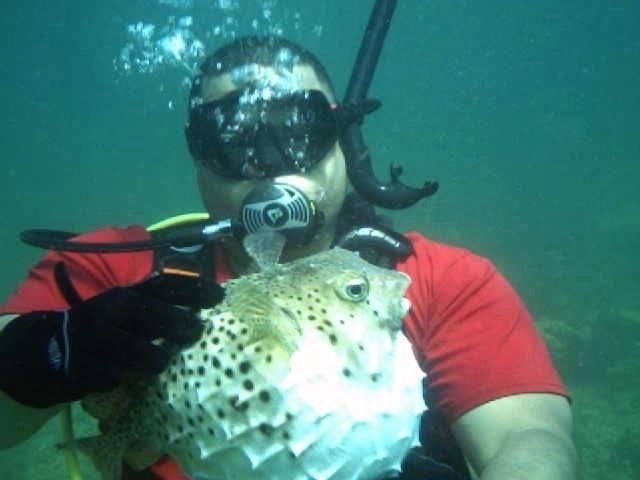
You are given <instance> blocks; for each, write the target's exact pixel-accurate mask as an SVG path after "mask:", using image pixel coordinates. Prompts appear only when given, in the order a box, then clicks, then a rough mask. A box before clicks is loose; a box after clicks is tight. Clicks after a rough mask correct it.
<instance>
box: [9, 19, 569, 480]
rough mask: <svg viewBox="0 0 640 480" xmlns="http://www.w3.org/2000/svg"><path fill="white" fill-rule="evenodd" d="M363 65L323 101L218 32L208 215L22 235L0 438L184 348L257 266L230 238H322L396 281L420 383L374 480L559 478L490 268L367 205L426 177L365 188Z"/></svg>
mask: <svg viewBox="0 0 640 480" xmlns="http://www.w3.org/2000/svg"><path fill="white" fill-rule="evenodd" d="M373 18H374V15H372V19H373ZM370 27H371V21H370ZM368 33H370V34H373V35H375V33H376V32H375V29H373V30H372V29H369V30H368ZM368 42H369V43H368V44H371V42H374V43H375V40H371V39H369V41H368ZM379 47H380V45H378V46H377V47H375V48H374V50H375V49H376V48H377V50H378V52H379ZM361 54H362V55H360V56H359V57H360V60H362V62H364V63H366V62H367V60H369V61H371V59H367V58H366V57H367V52H366V51H364V52H363V51H362V50H361ZM376 60H377V59H373V63H375V61H376ZM357 63H358V62H357ZM365 70H367V69H365ZM369 70H370V72H369V75H368V76H367V75H364V77H366V78H364V79H363V78H358V73H360V72H362V68H355V69H354V72H355V75H353V76H352V81H353V82H355V83H353V82H352V84H350V88H348V89H347V90H348V94H347V95H346V96H345V101H343V102H340V101H339V100H338V99H337V96H336V93H335V90H334V88H333V86H332V83H331V80H330V78H329V75H328V74H327V72H326V70H325V68H324V67H323V66H322V64H321V63H320V62H319V60H318V59H317V58H316V57H315V56H314V55H312V54H311V53H310V52H309V51H307V50H306V49H304V48H303V47H301V46H299V45H297V44H296V43H293V42H290V41H287V40H285V39H282V38H279V37H243V38H239V39H236V40H234V41H232V42H231V43H229V44H227V45H224V46H222V47H221V48H219V49H218V50H217V51H215V52H214V53H213V54H211V55H210V56H208V57H207V58H206V59H205V60H204V62H203V63H202V65H201V69H200V72H199V73H198V75H197V76H196V77H195V78H194V79H193V82H192V88H191V92H190V97H189V103H188V110H189V111H188V121H187V124H186V127H185V134H186V138H187V144H188V147H189V151H190V153H191V156H192V158H193V160H194V166H195V170H196V176H197V184H198V187H199V190H200V194H201V197H202V201H203V204H204V206H205V208H206V211H207V214H206V215H202V216H197V217H195V218H193V217H189V218H187V219H179V220H178V221H174V222H168V223H167V225H164V224H163V225H159V226H157V227H156V228H151V229H146V228H143V227H141V226H130V227H128V228H103V229H100V230H97V231H94V232H90V233H87V234H83V235H81V236H79V237H71V236H70V235H66V234H59V233H58V234H56V232H49V233H50V235H49V237H48V238H45V239H44V240H43V241H41V242H39V238H40V239H41V237H42V235H40V237H38V232H35V234H34V235H32V236H31V237H30V236H29V235H26V236H25V237H23V238H25V239H26V240H27V241H29V242H30V243H34V244H39V243H40V244H41V246H48V247H50V248H52V249H53V251H51V252H49V253H48V254H47V255H46V256H45V257H44V258H43V259H42V260H41V261H40V262H39V263H38V264H37V265H36V266H34V267H33V268H32V269H31V270H30V272H29V275H28V278H27V279H26V280H25V281H24V282H23V283H22V285H21V286H20V287H19V288H18V289H17V291H16V292H15V293H14V294H13V295H12V296H11V297H10V298H9V299H8V301H7V302H6V303H5V304H4V305H3V306H2V308H1V309H0V314H1V315H2V316H1V317H0V328H2V331H1V333H0V414H1V415H2V418H3V422H4V425H3V429H2V430H3V431H2V433H0V447H2V448H6V447H10V446H12V445H16V444H18V443H20V442H21V441H23V440H25V439H26V438H28V437H29V436H31V435H32V434H33V433H35V432H36V431H37V430H38V429H39V428H40V427H41V426H42V425H43V424H44V423H45V422H46V421H47V420H48V419H50V418H51V417H52V416H53V415H55V414H57V413H58V412H59V411H60V410H61V408H62V406H63V405H65V404H68V403H69V402H73V401H77V400H79V399H81V398H83V397H84V396H86V395H88V394H91V393H96V392H106V391H110V390H112V389H114V388H115V387H116V386H118V385H119V384H120V382H121V380H122V378H123V375H126V374H127V373H129V372H142V373H150V374H154V373H158V372H160V371H162V370H163V369H164V368H166V367H167V365H168V362H169V358H170V350H169V349H168V348H165V347H166V345H175V346H177V347H180V346H183V345H188V344H190V343H193V342H195V341H196V340H197V339H198V338H199V335H200V334H201V325H200V323H199V321H198V320H197V318H196V315H195V312H196V311H197V310H198V309H200V308H203V307H210V306H211V305H212V303H215V302H216V300H217V301H219V300H221V299H222V296H223V292H222V289H221V287H220V286H219V284H220V283H222V282H224V281H226V280H228V279H229V278H232V277H236V276H239V275H242V274H245V273H248V272H250V271H252V270H253V269H255V265H253V263H252V260H251V258H250V256H249V255H247V253H246V252H245V250H244V248H243V246H242V243H241V237H242V234H243V233H244V234H246V233H247V232H251V231H253V230H257V231H259V230H260V229H273V230H278V231H282V232H283V233H284V235H285V237H286V246H285V249H284V251H283V255H282V257H281V261H283V262H286V261H289V260H292V259H295V258H300V257H303V256H306V255H309V254H312V253H315V252H318V251H321V250H325V249H328V248H331V247H332V246H335V245H339V246H343V247H344V248H350V249H353V250H358V251H360V252H361V255H362V256H363V257H364V258H366V259H367V260H369V261H371V262H373V263H376V264H378V265H383V266H387V267H390V268H395V269H397V270H399V271H401V272H404V273H406V274H407V275H409V276H410V277H411V285H410V287H409V289H408V292H407V297H408V299H409V300H410V301H411V304H412V309H411V310H410V312H409V313H408V314H407V317H406V318H405V322H404V332H405V334H406V335H407V336H408V338H409V339H410V340H411V342H412V344H413V347H414V351H415V354H416V358H417V361H418V362H419V364H420V366H421V367H422V369H423V370H424V371H425V372H426V373H428V377H427V378H428V381H426V382H425V388H424V391H425V400H426V402H427V404H428V405H429V410H428V411H427V412H425V414H424V416H423V419H422V422H421V432H420V440H421V446H419V447H415V448H413V449H412V450H411V451H410V452H409V453H408V454H407V456H406V457H405V460H404V462H403V464H402V469H401V471H398V472H390V473H389V475H387V476H386V477H385V478H388V479H391V478H401V479H406V480H409V479H423V478H433V479H440V480H442V479H462V478H470V476H469V475H470V473H469V470H471V471H473V472H474V473H475V475H477V476H478V478H481V479H483V480H495V479H513V478H519V479H531V480H533V479H550V478H553V479H556V480H564V479H573V478H575V469H576V467H575V463H576V460H575V449H574V446H573V441H572V438H571V436H572V434H571V429H572V416H571V410H570V404H569V402H568V394H567V391H566V388H565V386H564V385H563V383H562V381H561V379H560V378H559V376H558V374H557V372H556V370H555V369H554V366H553V364H552V361H551V359H550V357H549V354H548V352H547V349H546V347H545V345H544V342H543V341H542V339H541V338H540V336H539V335H538V333H537V332H536V330H535V327H534V324H533V321H532V318H531V316H530V314H529V313H528V311H527V309H526V307H525V306H524V304H523V303H522V301H521V300H520V298H519V297H518V295H517V293H516V292H515V291H514V290H513V288H512V287H511V286H510V285H509V283H508V282H507V281H506V280H505V278H504V277H503V276H502V275H501V274H500V273H499V272H498V271H497V269H496V268H495V266H494V265H493V264H492V263H491V262H490V261H489V260H487V259H484V258H482V257H480V256H478V255H476V254H474V253H472V252H470V251H468V250H466V249H462V248H458V247H453V246H449V245H445V244H442V243H438V242H435V241H433V240H430V239H428V238H427V237H425V236H424V235H422V234H421V233H418V232H409V233H405V234H400V233H397V232H395V231H393V229H392V226H391V225H390V223H389V221H388V220H387V219H385V218H384V217H382V216H380V215H378V214H377V213H376V211H375V208H374V206H375V205H379V206H383V207H386V208H405V207H408V206H410V205H411V204H413V203H415V202H416V201H418V200H419V199H421V198H424V197H427V196H429V195H431V194H433V193H435V191H436V189H437V184H435V183H433V182H426V183H425V184H424V186H423V187H421V188H411V187H407V186H406V185H404V184H402V183H400V182H399V180H398V176H399V169H398V168H397V167H394V168H393V169H392V181H391V183H390V184H382V183H380V182H379V181H378V180H377V179H376V178H375V175H374V174H373V171H372V169H371V165H370V163H369V156H368V152H367V151H366V148H365V147H364V145H363V140H362V136H361V134H360V130H359V125H360V124H361V122H362V121H363V118H364V117H365V116H366V115H368V114H369V113H371V112H372V111H373V110H375V108H377V107H378V106H379V103H378V102H376V101H373V100H368V99H366V98H364V97H363V92H364V93H365V95H366V90H367V87H368V85H366V86H365V87H362V85H361V84H362V83H367V81H370V78H371V75H370V74H371V70H372V69H371V68H370V67H369ZM365 73H366V72H365ZM354 79H355V80H354ZM359 83H360V86H359V87H358V84H359ZM353 85H355V86H353ZM349 183H351V184H352V186H353V187H354V189H355V191H353V192H351V193H348V192H349V188H348V187H349ZM42 233H43V232H40V234H42ZM44 233H46V232H44ZM156 339H164V340H165V343H164V344H163V345H160V344H158V343H157V342H154V340H156ZM149 463H150V466H149V467H148V468H145V469H144V470H142V471H134V470H132V469H129V468H127V469H126V471H125V474H124V477H123V478H125V479H127V480H134V479H139V480H140V479H162V480H180V479H186V478H187V477H185V476H184V475H183V474H182V473H181V472H180V470H179V467H178V466H177V464H176V463H175V462H173V461H172V460H171V459H170V458H166V457H163V458H154V459H153V461H151V462H149Z"/></svg>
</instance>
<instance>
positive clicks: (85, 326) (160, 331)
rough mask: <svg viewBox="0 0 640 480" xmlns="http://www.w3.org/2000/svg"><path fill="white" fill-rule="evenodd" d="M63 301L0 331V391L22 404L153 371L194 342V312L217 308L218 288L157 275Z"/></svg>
mask: <svg viewBox="0 0 640 480" xmlns="http://www.w3.org/2000/svg"><path fill="white" fill-rule="evenodd" d="M56 273H57V272H56ZM69 285H70V284H67V285H66V289H67V290H68V289H69ZM59 286H60V285H59ZM60 287H61V290H63V291H64V290H65V288H62V287H63V286H60ZM65 296H66V297H67V299H69V297H70V296H71V297H74V296H75V297H76V300H75V301H72V302H71V304H72V307H71V308H70V309H69V310H65V311H44V312H31V313H27V314H24V315H20V316H19V317H17V318H15V319H13V320H12V321H11V322H10V323H9V324H8V325H7V326H6V327H5V328H4V330H3V331H2V332H1V333H0V389H2V390H3V391H4V392H5V393H7V394H8V395H9V396H11V397H12V398H14V399H15V400H17V401H18V402H21V403H23V404H25V405H29V406H32V407H38V408H45V407H49V406H52V405H56V404H59V403H64V402H70V401H75V400H79V399H81V398H82V397H84V396H85V395H87V394H89V393H96V392H105V391H109V390H112V389H114V388H115V387H117V386H118V385H119V384H120V382H121V380H122V376H123V374H125V373H128V372H137V373H142V374H157V373H160V372H161V371H162V370H164V369H165V368H166V367H167V366H168V363H169V359H170V356H171V354H172V353H173V352H174V351H176V350H177V349H178V348H179V347H181V346H186V345H188V344H190V343H193V342H195V341H197V340H198V338H200V335H201V334H202V324H201V322H200V320H199V319H198V317H197V316H196V314H195V313H196V311H197V310H199V309H200V308H202V307H210V306H213V305H215V304H216V303H218V302H219V301H220V300H221V299H222V297H223V290H222V287H220V286H219V285H217V284H215V283H212V282H206V281H203V280H201V279H199V278H196V277H188V276H183V275H160V276H157V277H154V278H151V279H150V280H147V281H145V282H143V283H140V284H138V285H134V286H131V287H117V288H114V289H111V290H108V291H106V292H104V293H102V294H99V295H97V296H95V297H93V298H90V299H88V300H86V301H80V300H79V297H78V296H77V293H76V292H75V289H72V292H71V295H69V294H68V292H67V294H65ZM158 339H161V340H160V341H155V342H154V340H158Z"/></svg>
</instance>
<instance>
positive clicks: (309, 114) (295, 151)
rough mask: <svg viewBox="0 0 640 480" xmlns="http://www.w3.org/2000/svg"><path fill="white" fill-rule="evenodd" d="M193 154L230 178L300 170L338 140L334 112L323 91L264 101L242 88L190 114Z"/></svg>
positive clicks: (304, 169)
mask: <svg viewBox="0 0 640 480" xmlns="http://www.w3.org/2000/svg"><path fill="white" fill-rule="evenodd" d="M187 138H188V141H189V148H190V150H191V153H192V155H193V156H194V158H196V159H197V160H199V161H202V162H204V163H205V164H206V165H207V166H209V167H210V168H212V169H213V170H214V171H215V172H216V173H218V174H220V175H223V176H227V177H234V178H246V177H249V178H251V177H265V176H276V175H282V174H286V173H293V172H305V171H307V170H309V169H311V168H313V166H315V164H317V163H318V162H319V161H320V160H322V158H324V156H325V155H326V154H327V153H328V152H329V150H330V149H331V148H332V147H333V145H334V144H335V142H336V141H337V139H338V127H337V120H336V115H335V112H334V111H333V110H332V108H331V106H330V105H329V103H328V101H327V99H326V98H325V96H324V94H323V93H322V92H320V91H317V90H305V91H300V92H295V93H293V94H290V95H285V96H281V97H274V98H269V99H264V98H263V97H261V96H259V95H256V94H255V91H253V92H252V91H248V90H242V91H239V92H233V93H231V94H230V95H228V96H227V97H224V98H223V99H221V100H217V101H214V102H209V103H206V104H203V105H199V106H196V107H194V108H193V109H192V110H191V112H190V117H189V126H188V129H187Z"/></svg>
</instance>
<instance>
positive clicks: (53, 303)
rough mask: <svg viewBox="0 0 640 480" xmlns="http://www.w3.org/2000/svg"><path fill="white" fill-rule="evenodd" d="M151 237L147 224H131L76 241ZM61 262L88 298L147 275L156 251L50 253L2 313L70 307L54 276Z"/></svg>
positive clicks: (30, 273) (115, 240)
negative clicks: (56, 266)
mask: <svg viewBox="0 0 640 480" xmlns="http://www.w3.org/2000/svg"><path fill="white" fill-rule="evenodd" d="M148 238H149V234H148V232H147V231H146V230H145V229H144V228H143V227H141V226H131V227H128V228H124V229H120V228H112V227H109V228H104V229H101V230H96V231H94V232H90V233H87V234H83V235H80V236H79V237H77V238H76V239H74V240H76V241H87V242H109V243H112V242H124V241H136V240H146V239H148ZM58 262H64V264H65V266H66V268H67V271H68V272H69V275H70V277H71V281H72V283H73V285H74V287H75V288H76V290H77V291H78V293H79V294H80V296H81V297H82V298H84V299H86V298H90V297H93V296H95V295H97V294H99V293H101V292H104V291H106V290H108V289H110V288H113V287H116V286H126V285H131V284H134V283H138V282H140V281H142V280H144V279H145V278H147V277H148V276H149V274H150V273H151V270H152V267H153V253H152V252H151V251H142V252H126V253H76V252H54V251H52V252H49V253H47V254H46V255H45V256H44V257H43V258H42V259H41V260H40V261H39V262H38V263H37V264H36V265H35V266H34V267H33V268H31V269H30V270H29V272H28V274H27V278H26V279H25V280H24V281H23V282H22V284H21V285H20V286H19V287H18V289H17V290H16V291H15V292H14V293H13V294H12V295H11V296H10V297H9V299H8V300H7V301H6V303H5V304H4V305H2V306H1V307H0V315H2V314H9V313H17V314H22V313H26V312H31V311H37V310H53V309H64V308H68V307H69V306H68V305H67V302H66V301H65V299H64V297H63V295H62V294H61V292H60V291H59V289H58V287H57V285H56V282H55V279H54V274H53V269H54V266H55V265H56V263H58Z"/></svg>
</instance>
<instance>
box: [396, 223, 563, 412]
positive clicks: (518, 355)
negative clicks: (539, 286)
mask: <svg viewBox="0 0 640 480" xmlns="http://www.w3.org/2000/svg"><path fill="white" fill-rule="evenodd" d="M407 236H408V237H409V238H410V240H411V241H412V243H413V246H414V249H415V254H414V255H412V256H410V257H409V258H407V259H406V260H404V261H403V262H401V263H400V264H399V265H398V269H399V270H401V271H404V272H405V273H407V274H408V275H409V276H410V277H411V278H412V284H411V286H410V287H409V291H408V293H407V296H408V298H409V300H410V301H411V303H412V310H411V311H410V313H409V315H408V316H407V318H406V319H405V330H406V332H407V335H408V336H409V337H410V338H411V340H412V342H413V344H414V350H415V352H416V356H417V358H418V361H419V362H420V364H421V366H422V368H423V369H424V370H425V372H426V373H427V376H428V378H429V388H430V389H431V390H430V392H429V394H430V395H429V396H430V398H432V399H434V401H435V402H436V403H437V405H438V406H439V407H441V408H442V409H443V412H444V414H445V415H446V417H447V418H448V420H449V421H451V422H452V421H455V420H456V419H457V418H459V417H460V416H461V415H462V414H464V413H465V412H467V411H469V410H471V409H473V408H475V407H477V406H479V405H482V404H483V403H486V402H488V401H491V400H494V399H497V398H500V397H504V396H509V395H516V394H521V393H554V394H559V395H564V396H567V391H566V388H565V386H564V385H563V383H562V380H561V379H560V377H559V375H558V373H557V372H556V370H555V368H554V366H553V363H552V361H551V358H550V356H549V352H548V350H547V348H546V346H545V344H544V342H543V340H542V338H541V336H540V335H539V334H538V332H537V331H536V328H535V326H534V323H533V320H532V318H531V315H530V314H529V312H528V311H527V309H526V307H525V305H524V304H523V302H522V300H521V299H520V297H519V296H518V294H517V293H516V292H515V291H514V289H513V288H512V287H511V285H509V283H508V282H507V281H506V280H505V278H504V277H503V276H502V275H501V274H500V273H499V272H498V271H497V269H496V268H495V266H494V265H493V264H492V263H491V262H490V261H489V260H487V259H484V258H482V257H479V256H477V255H474V254H473V253H471V252H469V251H468V250H464V249H460V248H456V247H451V246H448V245H443V244H439V243H436V242H433V241H430V240H428V239H426V238H424V237H422V236H421V235H419V234H415V233H411V234H408V235H407Z"/></svg>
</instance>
